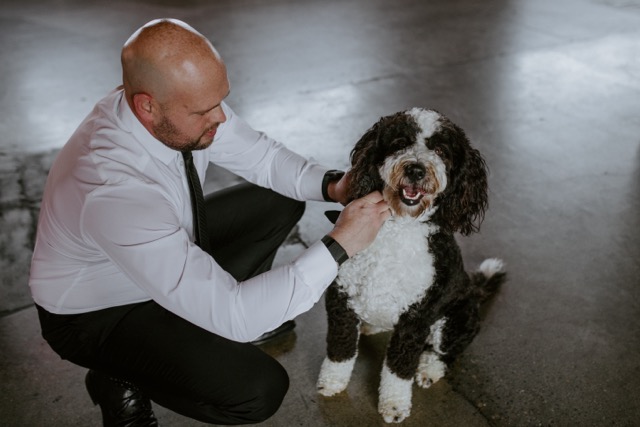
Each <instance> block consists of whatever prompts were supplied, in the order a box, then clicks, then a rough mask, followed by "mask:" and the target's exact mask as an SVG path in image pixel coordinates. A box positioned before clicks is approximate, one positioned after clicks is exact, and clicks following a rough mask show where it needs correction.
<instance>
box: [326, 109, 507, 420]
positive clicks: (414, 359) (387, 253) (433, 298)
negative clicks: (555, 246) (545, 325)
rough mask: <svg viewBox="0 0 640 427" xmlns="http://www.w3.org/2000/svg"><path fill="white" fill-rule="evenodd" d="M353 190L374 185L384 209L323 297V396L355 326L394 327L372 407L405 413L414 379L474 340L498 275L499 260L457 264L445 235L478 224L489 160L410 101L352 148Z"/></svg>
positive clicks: (352, 346)
mask: <svg viewBox="0 0 640 427" xmlns="http://www.w3.org/2000/svg"><path fill="white" fill-rule="evenodd" d="M351 164H352V168H351V186H350V188H349V195H350V197H351V198H353V199H355V198H359V197H362V196H364V195H366V194H369V193H371V192H372V191H376V190H377V191H380V192H382V194H383V196H384V198H385V200H386V201H387V203H389V205H390V207H391V211H392V217H391V218H390V219H389V220H388V221H387V222H386V223H385V224H384V225H383V227H382V228H381V229H380V232H379V233H378V236H377V237H376V240H375V241H374V242H373V243H372V245H371V246H370V247H369V248H367V249H366V250H364V251H362V252H360V253H358V254H356V255H355V256H354V257H353V258H351V259H349V260H347V261H346V262H345V263H344V264H343V265H342V266H341V267H340V270H339V273H338V277H337V279H336V281H335V282H334V283H333V284H332V285H331V286H330V288H329V289H328V291H327V293H326V296H325V301H326V309H327V316H328V334H327V357H326V358H325V360H324V362H323V364H322V367H321V371H320V375H319V378H318V390H319V392H320V393H321V394H323V395H325V396H331V395H334V394H336V393H339V392H341V391H343V390H344V389H345V388H346V387H347V384H348V382H349V379H350V376H351V371H352V369H353V366H354V363H355V359H356V356H357V351H358V340H359V337H360V335H361V334H370V333H376V332H381V331H392V332H391V337H390V340H389V344H388V347H387V352H386V357H385V361H384V366H383V368H382V372H381V379H380V389H379V404H378V410H379V412H380V413H381V415H382V416H383V418H384V420H385V421H386V422H400V421H402V420H404V419H405V418H406V417H407V416H409V414H410V410H411V396H412V384H413V382H414V380H415V381H416V382H417V383H418V385H420V386H422V387H424V388H426V387H429V386H430V385H431V384H433V383H435V382H436V381H438V380H439V379H440V378H442V377H443V376H444V375H445V373H446V372H447V368H448V367H449V366H450V365H451V363H452V362H453V361H454V360H455V358H456V356H458V355H459V354H460V353H461V352H462V351H463V350H464V349H465V348H466V347H467V346H468V345H469V343H470V342H471V341H472V340H473V338H474V337H475V335H476V334H477V333H478V330H479V326H480V319H479V308H480V305H481V303H482V302H483V301H484V300H485V299H486V298H488V297H489V296H490V295H491V294H493V293H494V292H495V291H496V289H497V288H498V287H499V286H500V284H501V283H502V282H503V281H504V278H505V273H504V271H503V265H502V262H501V261H500V260H497V259H487V260H485V261H484V262H483V263H482V265H481V266H480V268H479V269H478V271H476V272H474V273H473V274H471V275H469V274H467V273H466V272H465V269H464V264H463V261H462V256H461V253H460V249H459V247H458V245H457V243H456V241H455V238H454V233H456V232H458V233H460V234H462V235H468V234H470V233H472V232H476V231H478V229H479V226H480V223H481V222H482V220H483V219H484V213H485V211H486V209H487V168H486V165H485V162H484V160H483V158H482V156H481V155H480V153H479V152H478V151H477V150H476V149H474V148H472V147H471V145H470V143H469V140H468V138H467V137H466V135H465V133H464V132H463V130H462V129H460V128H459V127H458V126H457V125H455V124H454V123H453V122H451V121H450V120H449V119H447V118H446V117H445V116H443V115H442V114H440V113H438V112H436V111H433V110H425V109H420V108H414V109H411V110H408V111H404V112H399V113H396V114H394V115H391V116H388V117H383V118H381V119H380V120H379V121H378V122H377V123H376V124H375V125H374V126H373V127H372V128H371V129H369V130H368V131H367V132H366V133H365V134H364V135H363V136H362V138H361V139H360V140H359V141H358V142H357V143H356V145H355V147H354V148H353V150H352V152H351Z"/></svg>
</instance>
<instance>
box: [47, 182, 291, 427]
mask: <svg viewBox="0 0 640 427" xmlns="http://www.w3.org/2000/svg"><path fill="white" fill-rule="evenodd" d="M207 210H208V212H207V215H208V216H207V223H208V228H209V232H210V236H211V244H212V245H211V246H212V248H213V249H212V252H213V253H212V255H213V256H214V258H215V259H216V261H217V262H218V263H219V264H220V265H221V266H222V267H223V268H225V270H227V271H228V272H230V273H231V274H233V275H234V277H236V278H237V279H238V280H243V279H247V278H249V277H252V276H253V275H255V274H258V273H261V272H263V271H267V270H268V269H269V268H270V267H271V263H272V262H273V258H274V256H275V253H276V250H277V249H278V247H279V246H280V245H281V244H282V242H283V241H284V239H285V238H286V236H287V235H288V233H289V232H290V231H291V229H292V228H293V226H294V225H295V224H296V223H297V222H298V220H299V219H300V217H301V216H302V213H303V212H304V203H302V202H297V201H294V200H291V199H288V198H285V197H283V196H280V195H278V194H276V193H274V192H272V191H270V190H265V189H263V188H260V187H257V186H254V185H251V184H240V185H238V186H236V187H232V188H230V189H226V190H222V191H220V192H217V193H213V194H212V195H210V196H209V197H207ZM212 286H215V284H214V283H213V284H212ZM38 313H39V316H40V323H41V325H42V335H43V337H44V338H45V339H46V340H47V341H48V342H49V344H50V345H51V347H52V348H53V349H54V350H55V351H56V352H57V353H58V354H59V355H60V356H61V357H62V358H63V359H67V360H69V361H71V362H73V363H75V364H77V365H80V366H84V367H86V368H90V369H95V370H97V371H100V372H103V373H105V374H109V375H112V376H115V377H118V378H122V379H125V380H128V381H131V382H133V383H135V384H136V385H137V386H138V387H139V388H140V389H141V390H142V391H143V392H145V393H146V394H147V395H148V396H149V397H150V398H151V399H152V400H153V401H155V402H157V403H159V404H160V405H162V406H164V407H167V408H169V409H171V410H173V411H175V412H178V413H180V414H182V415H185V416H188V417H191V418H194V419H196V420H199V421H203V422H208V423H215V424H247V423H255V422H260V421H264V420H265V419H267V418H268V417H270V416H271V415H273V414H274V413H275V411H276V410H277V409H278V408H279V407H280V404H281V403H282V399H283V398H284V396H285V394H286V392H287V389H288V387H289V377H288V376H287V373H286V371H285V370H284V368H283V367H282V366H281V365H280V364H279V363H278V362H277V361H276V360H275V359H273V358H272V357H270V356H269V355H267V354H266V353H264V352H263V351H261V350H260V349H259V348H257V347H255V346H253V345H252V344H246V343H244V344H243V343H237V342H234V341H230V340H228V339H225V338H222V337H220V336H218V335H215V334H212V333H210V332H207V331H206V330H204V329H202V328H200V327H198V326H195V325H193V324H191V323H189V322H187V321H185V320H183V319H182V318H180V317H178V316H176V315H174V314H172V313H170V312H169V311H167V310H165V309H163V308H162V307H160V306H159V305H158V304H156V303H155V302H153V301H150V302H145V303H140V304H131V305H127V306H121V307H114V308H109V309H105V310H99V311H94V312H89V313H84V314H78V315H56V314H51V313H48V312H47V311H45V310H43V309H42V308H40V307H38Z"/></svg>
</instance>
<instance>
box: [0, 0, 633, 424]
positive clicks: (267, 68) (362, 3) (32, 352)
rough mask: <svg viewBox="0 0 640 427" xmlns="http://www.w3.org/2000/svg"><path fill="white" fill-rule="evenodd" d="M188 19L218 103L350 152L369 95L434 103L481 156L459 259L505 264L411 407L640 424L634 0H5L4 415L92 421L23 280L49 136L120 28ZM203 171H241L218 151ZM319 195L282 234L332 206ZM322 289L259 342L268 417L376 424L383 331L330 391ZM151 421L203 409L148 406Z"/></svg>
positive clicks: (74, 118)
mask: <svg viewBox="0 0 640 427" xmlns="http://www.w3.org/2000/svg"><path fill="white" fill-rule="evenodd" d="M166 16H171V17H176V18H181V19H184V20H186V21H188V22H190V23H191V24H192V25H194V26H195V27H196V28H197V29H199V30H200V31H201V32H203V33H204V34H205V35H206V36H208V37H209V38H211V40H213V42H214V43H215V44H216V46H217V47H218V49H219V50H220V52H221V53H222V55H223V57H224V58H225V60H226V62H227V65H228V68H229V74H230V79H231V84H232V88H233V89H232V94H231V97H230V98H229V103H230V104H231V105H232V106H233V107H234V109H235V110H236V111H237V112H238V113H239V114H241V115H242V116H243V117H244V118H245V119H246V120H248V121H249V122H250V123H251V124H252V125H253V126H254V127H256V128H258V129H261V130H264V131H266V132H267V133H269V134H270V135H272V136H274V137H276V138H278V139H280V140H282V141H283V142H285V143H286V144H287V145H289V146H290V147H292V148H293V149H295V150H297V151H299V152H300V153H302V154H305V155H307V156H313V157H315V158H316V159H318V160H320V161H321V162H323V163H326V164H327V165H331V166H335V167H338V168H343V167H345V166H346V165H347V162H348V153H349V150H350V148H351V146H352V145H353V143H354V142H355V141H356V140H357V139H358V138H359V136H360V135H361V134H362V133H363V132H364V131H365V130H366V129H367V128H368V127H369V126H371V125H372V124H373V123H374V122H375V121H376V120H377V119H378V118H379V117H380V116H382V115H386V114H390V113H393V112H395V111H398V110H402V109H406V108H409V107H412V106H424V107H429V108H436V109H438V110H440V111H442V112H443V113H445V114H447V115H448V116H449V117H450V118H452V119H453V120H454V121H455V122H456V123H458V124H459V125H461V126H462V127H463V128H464V129H465V130H466V132H467V134H468V135H469V136H470V138H471V139H472V141H473V142H474V143H475V145H476V147H478V148H479V149H480V150H481V151H482V152H483V154H484V155H485V158H486V159H487V162H488V164H489V166H490V169H491V177H490V186H491V196H490V197H491V199H490V210H489V211H488V213H487V216H486V220H485V223H484V225H483V227H482V230H481V233H480V234H477V235H474V236H472V237H468V238H462V239H460V243H461V246H462V250H463V254H464V256H465V260H466V262H467V264H468V266H469V267H473V266H474V265H476V264H477V263H478V262H479V261H481V260H482V259H483V258H485V257H487V256H498V257H501V258H503V259H504V260H505V261H506V263H507V266H508V273H509V281H508V282H507V284H506V285H505V286H504V287H503V288H502V290H501V292H500V293H499V295H498V296H497V297H496V298H495V300H494V301H493V302H492V304H491V306H490V307H489V310H487V313H486V317H485V322H484V326H483V329H482V331H481V332H480V334H479V335H478V337H477V338H476V340H475V341H474V342H473V344H472V345H471V346H470V347H469V348H468V349H467V351H466V352H465V353H464V355H463V356H462V357H461V358H460V359H459V360H458V361H457V363H456V364H455V367H454V369H453V371H452V372H451V373H450V375H449V376H448V377H446V379H445V380H443V381H441V382H440V383H438V384H437V385H436V386H434V387H432V388H431V389H429V390H422V389H418V388H417V387H416V388H415V389H414V398H413V404H414V408H413V413H412V415H411V417H410V418H409V419H408V420H407V421H406V422H405V423H404V425H406V426H425V425H429V426H445V427H446V426H634V425H640V286H639V285H640V231H639V230H640V214H639V211H640V118H639V117H640V115H639V113H640V2H638V0H566V1H557V0H555V1H554V0H540V1H527V0H513V1H506V0H485V1H473V0H453V1H440V0H438V1H429V2H426V1H419V0H399V1H395V2H390V1H384V0H368V1H367V0H345V1H337V0H333V1H315V0H300V1H291V0H273V1H269V2H264V1H259V0H237V1H231V0H225V1H211V0H209V1H199V0H189V1H176V0H163V1H156V2H154V1H150V0H148V1H143V0H136V1H123V0H116V1H93V2H86V1H79V0H63V1H54V0H50V1H45V0H40V1H32V0H22V1H14V0H5V1H4V2H3V4H2V6H1V7H0V24H1V25H0V40H1V41H2V42H1V43H0V58H2V59H1V61H0V96H1V98H0V230H1V231H2V233H1V234H0V283H1V285H0V425H3V426H45V425H46V426H90V425H99V424H100V414H99V410H98V409H97V408H96V407H94V406H92V404H91V402H90V400H89V398H88V396H87V394H86V392H85V390H84V386H83V377H84V370H83V369H81V368H78V367H75V366H73V365H71V364H69V363H67V362H64V361H62V360H60V359H59V358H58V357H57V356H56V355H55V354H54V353H53V352H52V351H51V350H50V349H49V348H48V347H47V345H46V343H45V342H44V341H43V340H42V338H41V337H40V335H39V333H40V331H39V326H38V323H37V319H36V316H35V310H34V309H33V307H32V304H31V299H30V297H29V292H28V288H27V274H28V264H29V258H30V255H31V247H32V245H33V236H34V232H35V220H36V217H37V212H38V205H39V198H40V195H41V191H42V186H43V183H44V180H45V177H46V173H47V169H48V166H49V165H50V164H51V161H52V159H53V158H54V156H55V153H56V150H57V149H59V148H60V146H61V145H62V144H63V143H64V142H65V140H66V139H67V138H68V137H69V135H70V134H71V132H72V131H73V130H74V128H75V126H76V125H77V124H78V123H79V122H80V121H81V119H82V118H83V117H84V115H86V114H87V112H88V111H89V110H90V108H91V107H92V106H93V104H94V102H95V101H97V100H98V99H99V98H101V97H102V96H103V95H104V94H105V93H107V92H108V91H109V90H110V89H112V88H113V87H115V86H117V85H118V84H119V81H120V71H119V62H118V61H119V50H120V47H121V45H122V43H123V42H124V41H125V40H126V39H127V37H128V36H129V34H130V33H131V32H132V31H133V30H135V29H136V28H137V27H138V26H140V25H141V24H143V23H144V22H146V21H148V20H150V19H153V18H157V17H166ZM209 172H210V173H209V174H208V177H207V187H206V189H205V190H206V191H211V190H213V189H215V188H218V187H220V186H223V185H225V184H226V183H228V182H230V181H233V180H234V179H235V178H234V177H232V176H229V175H228V174H225V173H224V172H223V171H219V170H210V171H209ZM328 207H331V206H330V205H327V204H322V203H313V204H310V205H309V207H308V210H307V213H306V214H305V216H304V217H303V219H302V221H301V223H300V226H299V228H298V230H296V233H295V234H294V235H292V237H291V239H290V240H289V241H288V244H287V245H286V246H285V247H284V248H283V250H282V252H281V253H280V255H279V258H278V262H287V260H288V259H290V258H291V257H293V256H295V254H296V253H298V252H299V251H300V250H301V248H302V247H303V245H304V244H309V243H311V242H313V241H315V240H317V239H318V238H319V237H321V236H322V235H323V234H324V233H325V232H326V231H327V230H328V229H329V224H328V223H327V222H326V221H325V220H324V217H323V215H322V212H323V210H324V209H326V208H328ZM325 330H326V321H325V318H324V308H323V307H322V304H319V305H317V306H316V307H314V308H313V309H312V310H311V311H310V312H308V313H306V314H304V315H302V316H301V317H300V318H299V319H298V326H297V328H296V330H295V333H294V334H291V335H289V336H287V337H283V338H282V339H281V340H279V341H277V342H274V343H272V344H269V345H267V346H265V351H268V352H270V353H271V354H273V355H275V356H276V357H277V358H278V360H280V361H281V362H282V363H283V364H284V366H285V367H286V368H287V370H288V371H289V373H290V376H291V390H290V392H289V394H288V396H287V398H286V399H285V402H284V404H283V406H282V408H281V410H280V411H279V412H278V413H277V414H276V415H275V416H274V417H273V418H272V419H270V420H269V421H267V422H265V423H264V424H263V425H265V426H363V425H366V426H376V425H383V424H384V423H383V422H382V420H381V418H380V417H379V416H378V415H377V413H376V400H377V398H376V389H377V385H378V381H379V379H378V372H379V369H380V364H381V363H382V358H383V356H384V345H385V338H386V337H384V336H379V337H370V338H364V339H363V340H362V342H361V346H360V358H359V360H358V363H357V365H356V368H355V372H354V375H353V380H352V383H351V384H350V386H349V388H348V390H347V392H346V393H343V394H341V395H339V396H337V397H335V398H331V399H327V398H322V397H321V396H319V395H318V394H317V393H316V392H315V386H314V384H315V379H316V376H317V374H318V371H319V367H320V363H321V361H322V358H323V357H324V333H325ZM156 412H157V414H158V417H159V420H160V423H161V425H163V426H196V425H201V424H199V423H196V422H193V421H190V420H187V419H185V418H184V417H181V416H179V415H176V414H173V413H171V412H170V411H167V410H166V409H164V408H160V407H156Z"/></svg>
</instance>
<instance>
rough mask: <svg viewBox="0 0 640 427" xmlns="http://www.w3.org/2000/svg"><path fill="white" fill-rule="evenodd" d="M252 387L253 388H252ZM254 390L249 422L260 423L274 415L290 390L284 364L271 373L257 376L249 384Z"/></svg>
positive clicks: (248, 387) (248, 386)
mask: <svg viewBox="0 0 640 427" xmlns="http://www.w3.org/2000/svg"><path fill="white" fill-rule="evenodd" d="M250 387H251V388H250ZM247 389H250V390H252V394H253V401H252V404H251V405H250V406H251V408H252V409H253V410H252V411H251V412H250V413H247V414H246V416H247V422H253V423H259V422H262V421H265V420H267V419H268V418H270V417H271V416H273V415H274V414H275V413H276V411H277V410H278V409H279V408H280V405H282V401H283V399H284V397H285V395H286V394H287V391H288V390H289V375H288V374H287V372H286V371H285V369H284V368H283V367H282V366H279V369H275V370H271V372H270V373H269V375H264V376H261V377H260V378H256V380H255V381H254V382H253V383H252V384H248V385H247Z"/></svg>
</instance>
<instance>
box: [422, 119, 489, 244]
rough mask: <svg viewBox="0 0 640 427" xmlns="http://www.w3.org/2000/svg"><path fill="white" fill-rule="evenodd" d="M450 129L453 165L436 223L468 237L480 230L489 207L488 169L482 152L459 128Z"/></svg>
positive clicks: (438, 203) (437, 212) (440, 202)
mask: <svg viewBox="0 0 640 427" xmlns="http://www.w3.org/2000/svg"><path fill="white" fill-rule="evenodd" d="M449 126H452V128H449V129H447V130H446V131H445V132H446V133H448V135H447V137H448V139H449V140H450V143H451V147H452V153H453V155H454V161H453V162H452V167H451V170H450V171H449V177H448V178H449V180H448V181H449V182H448V183H447V188H446V189H445V191H444V193H442V194H441V195H440V196H439V197H438V202H437V205H438V210H437V211H436V213H435V215H434V219H437V222H438V223H440V224H442V225H444V226H445V227H446V228H447V229H448V230H449V231H451V232H456V231H459V232H460V233H461V234H463V235H465V236H466V235H469V234H471V233H472V232H477V231H478V230H479V229H480V224H481V223H482V221H483V219H484V213H485V211H486V209H487V205H488V196H487V165H486V163H485V161H484V159H483V158H482V156H481V155H480V152H479V151H478V150H476V149H475V148H472V147H471V145H470V143H469V140H468V139H467V137H466V135H465V134H464V132H463V131H462V129H460V128H458V127H457V126H456V125H453V124H452V123H449Z"/></svg>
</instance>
